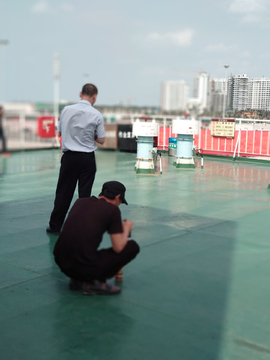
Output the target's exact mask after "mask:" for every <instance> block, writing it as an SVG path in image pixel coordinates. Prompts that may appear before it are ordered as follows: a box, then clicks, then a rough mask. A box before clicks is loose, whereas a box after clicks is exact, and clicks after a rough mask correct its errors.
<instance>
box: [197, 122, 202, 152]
mask: <svg viewBox="0 0 270 360" xmlns="http://www.w3.org/2000/svg"><path fill="white" fill-rule="evenodd" d="M198 133H199V143H198V145H199V151H200V152H201V136H202V119H201V118H200V120H199V131H198Z"/></svg>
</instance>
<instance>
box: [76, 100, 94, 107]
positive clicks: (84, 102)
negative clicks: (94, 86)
mask: <svg viewBox="0 0 270 360" xmlns="http://www.w3.org/2000/svg"><path fill="white" fill-rule="evenodd" d="M79 103H83V104H87V105H90V106H92V104H91V103H90V102H89V101H87V100H80V101H79Z"/></svg>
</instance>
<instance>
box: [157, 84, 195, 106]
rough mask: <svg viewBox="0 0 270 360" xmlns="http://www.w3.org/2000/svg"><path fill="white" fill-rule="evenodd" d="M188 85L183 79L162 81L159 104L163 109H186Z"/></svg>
mask: <svg viewBox="0 0 270 360" xmlns="http://www.w3.org/2000/svg"><path fill="white" fill-rule="evenodd" d="M187 103H188V85H187V83H186V82H185V81H183V80H180V81H164V82H163V83H162V85H161V104H160V107H161V109H162V110H163V111H186V110H187Z"/></svg>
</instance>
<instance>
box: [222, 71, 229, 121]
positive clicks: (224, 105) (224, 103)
mask: <svg viewBox="0 0 270 360" xmlns="http://www.w3.org/2000/svg"><path fill="white" fill-rule="evenodd" d="M229 66H230V65H227V64H226V65H224V67H225V69H226V70H225V89H224V90H225V91H224V100H223V119H224V118H225V107H226V98H227V92H228V86H227V85H228V84H227V69H228V67H229Z"/></svg>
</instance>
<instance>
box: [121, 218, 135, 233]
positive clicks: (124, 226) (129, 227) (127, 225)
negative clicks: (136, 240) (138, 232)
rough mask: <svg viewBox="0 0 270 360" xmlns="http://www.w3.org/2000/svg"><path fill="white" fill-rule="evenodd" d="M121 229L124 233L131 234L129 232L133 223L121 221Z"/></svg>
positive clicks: (126, 220) (125, 220)
mask: <svg viewBox="0 0 270 360" xmlns="http://www.w3.org/2000/svg"><path fill="white" fill-rule="evenodd" d="M123 228H124V233H125V232H127V233H128V234H129V233H130V232H131V230H132V229H133V221H131V220H128V219H124V220H123Z"/></svg>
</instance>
